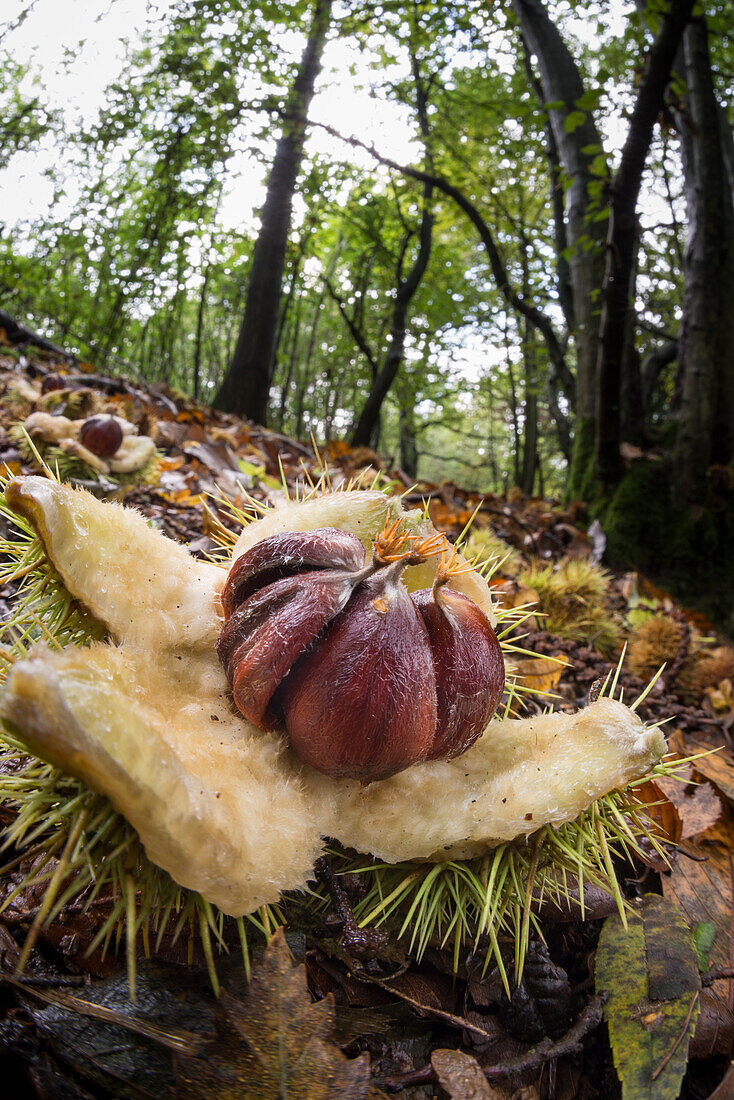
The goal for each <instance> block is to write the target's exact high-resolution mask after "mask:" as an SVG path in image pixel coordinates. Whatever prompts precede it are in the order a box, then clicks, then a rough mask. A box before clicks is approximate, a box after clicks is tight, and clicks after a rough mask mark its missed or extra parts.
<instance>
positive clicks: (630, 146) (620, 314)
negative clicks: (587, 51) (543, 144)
mask: <svg viewBox="0 0 734 1100" xmlns="http://www.w3.org/2000/svg"><path fill="white" fill-rule="evenodd" d="M693 3H694V0H671V3H670V6H669V8H668V10H667V12H666V14H665V17H664V19H663V21H662V24H661V27H660V31H659V33H658V35H657V38H656V39H655V42H654V44H653V46H652V49H651V50H650V55H649V60H648V64H647V68H646V69H645V73H644V76H643V78H642V82H641V84H640V87H639V89H638V93H637V99H636V100H635V106H634V110H633V112H632V118H631V120H630V125H629V130H628V132H627V138H626V140H625V143H624V148H623V149H622V159H621V161H620V165H619V168H618V169H617V172H616V173H615V176H614V181H613V184H612V196H611V203H610V214H609V231H608V235H607V258H606V266H605V273H604V284H603V290H602V320H601V329H600V338H599V359H598V363H597V375H598V378H597V395H596V456H595V457H596V470H597V473H598V475H599V477H600V478H601V481H602V483H603V484H604V485H605V486H613V485H615V484H616V483H617V482H618V481H619V479H620V478H621V476H622V470H623V467H622V459H621V455H620V451H619V444H620V441H621V412H620V400H621V389H622V359H623V355H624V347H625V341H626V340H627V339H629V320H630V308H631V303H632V302H633V300H634V274H635V269H636V258H637V245H638V242H639V238H638V233H637V199H638V197H639V193H640V185H641V183H642V173H643V170H644V168H645V162H646V160H647V155H648V152H649V150H650V143H651V141H652V135H653V129H654V126H655V120H656V119H657V117H658V115H659V114H660V111H661V110H662V108H663V105H664V97H665V89H666V87H667V86H668V82H669V81H670V74H671V72H672V69H673V62H674V61H675V55H676V53H677V52H678V47H679V45H680V41H681V38H682V36H683V32H684V30H685V27H686V24H687V23H688V20H689V19H690V15H691V10H692V8H693Z"/></svg>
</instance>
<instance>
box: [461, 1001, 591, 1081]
mask: <svg viewBox="0 0 734 1100" xmlns="http://www.w3.org/2000/svg"><path fill="white" fill-rule="evenodd" d="M605 1001H606V996H605V995H604V994H602V995H600V996H598V997H594V999H593V1000H592V1001H589V1003H588V1004H587V1006H586V1008H585V1009H584V1010H583V1012H582V1013H581V1015H580V1016H579V1018H578V1020H577V1021H576V1023H575V1024H574V1025H573V1027H572V1028H571V1029H570V1030H569V1031H567V1032H566V1034H565V1035H564V1036H562V1037H561V1038H560V1039H558V1040H557V1042H555V1043H552V1042H551V1041H550V1039H544V1040H543V1042H542V1043H538V1045H537V1046H535V1047H532V1049H531V1050H529V1051H528V1052H527V1054H523V1055H521V1056H520V1057H519V1058H513V1059H511V1060H510V1061H509V1062H499V1063H498V1064H497V1065H496V1066H483V1067H482V1068H483V1070H484V1074H485V1076H486V1077H487V1078H488V1079H489V1080H490V1081H492V1080H495V1079H496V1078H498V1077H510V1076H512V1074H514V1073H524V1072H525V1070H527V1069H536V1068H537V1067H538V1066H542V1065H543V1064H544V1063H545V1062H550V1061H551V1059H553V1058H562V1057H563V1055H564V1054H576V1053H577V1052H578V1051H579V1050H580V1049H581V1042H582V1040H583V1039H585V1038H586V1036H587V1035H589V1034H590V1033H591V1032H592V1031H594V1030H595V1029H596V1028H597V1027H598V1026H599V1024H600V1023H601V1022H602V1018H603V1010H604V1002H605Z"/></svg>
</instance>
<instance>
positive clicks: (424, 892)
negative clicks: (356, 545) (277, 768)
mask: <svg viewBox="0 0 734 1100" xmlns="http://www.w3.org/2000/svg"><path fill="white" fill-rule="evenodd" d="M362 484H363V483H360V486H359V487H362ZM354 487H357V486H355V485H352V484H351V483H350V485H349V486H345V488H347V489H348V488H354ZM321 488H322V483H321V482H319V483H317V484H316V485H312V486H311V487H310V488H308V489H306V490H304V491H302V494H301V495H302V496H303V495H306V496H307V495H310V494H311V493H317V492H319V491H321ZM251 506H252V511H253V512H254V513H255V514H257V513H258V512H261V511H262V510H263V509H262V506H261V505H259V504H257V502H254V501H252V502H251ZM0 511H2V513H3V515H4V517H5V519H6V521H8V522H9V523H10V524H12V527H13V533H12V534H10V535H8V536H7V537H6V538H5V540H4V541H3V542H2V543H1V544H0V553H1V554H2V557H3V558H4V559H5V561H4V564H3V565H2V566H1V567H0V582H2V583H6V582H8V581H10V580H16V581H18V582H19V584H20V591H19V594H18V601H17V605H16V610H15V611H14V614H13V617H12V620H11V621H10V622H8V623H7V624H6V628H5V638H4V644H5V649H4V663H5V664H9V663H12V662H13V661H14V660H16V659H18V658H21V657H22V656H24V654H25V653H26V651H27V649H28V647H29V645H30V644H31V643H32V642H33V641H35V640H38V639H40V638H45V639H46V640H47V641H50V642H51V643H52V644H55V645H58V646H65V645H69V644H72V645H83V644H86V643H87V642H89V641H90V640H91V639H92V638H96V637H99V636H100V631H101V628H100V627H99V624H97V623H96V622H95V621H94V620H93V619H91V618H90V616H89V615H88V614H86V613H85V612H84V610H83V609H82V608H80V607H79V606H78V605H77V604H76V603H75V602H74V601H73V600H71V599H70V597H69V595H68V593H67V592H66V590H65V589H64V586H63V584H62V583H61V580H60V578H59V577H58V575H57V574H56V573H55V571H54V570H53V568H52V567H51V566H50V564H49V563H48V561H47V559H46V557H45V555H44V551H43V548H42V545H41V543H40V541H39V540H38V538H37V537H36V535H35V533H34V531H33V530H32V528H31V527H30V525H28V524H27V523H26V522H25V521H24V520H22V519H20V518H18V517H17V516H15V514H14V513H12V512H10V511H9V510H8V509H7V508H5V507H0ZM229 511H230V514H231V517H232V519H233V520H234V521H235V522H236V523H237V524H238V525H239V524H241V523H242V522H246V521H247V520H248V519H249V518H252V517H251V516H250V515H248V514H247V513H246V512H244V511H242V510H240V509H237V508H235V507H234V506H230V507H229ZM217 523H219V528H221V530H219V535H220V541H221V543H222V545H223V546H226V545H228V544H231V542H232V541H233V536H232V534H231V532H230V531H228V530H227V528H225V527H224V526H223V525H222V524H221V523H220V522H219V521H217ZM217 523H214V524H213V526H214V528H215V530H217V529H218V528H217ZM505 618H510V625H511V623H512V622H514V621H516V618H517V613H516V612H511V613H510V616H505ZM509 629H510V626H505V631H507V630H509ZM500 633H501V632H500ZM505 646H506V648H512V647H511V646H508V644H507V642H506V640H505ZM616 680H617V678H616V677H615V679H614V682H613V684H612V686H611V688H610V690H611V691H612V692H613V691H614V689H615V688H616ZM514 696H515V690H514V688H513V687H512V686H511V687H510V691H509V695H508V699H507V702H506V711H507V712H509V710H510V707H511V706H512V702H513V698H514ZM662 767H664V765H663V766H662ZM657 770H658V771H659V770H660V769H657ZM0 800H2V801H5V802H7V803H8V804H9V805H11V806H12V807H13V808H14V809H15V811H16V813H17V817H16V819H15V820H14V822H13V824H12V825H11V826H10V827H9V828H8V829H7V831H6V834H5V838H4V843H5V846H6V848H7V847H10V846H11V845H12V846H14V848H15V850H16V852H17V853H19V854H20V857H22V856H24V855H26V856H28V857H30V856H31V855H33V856H34V857H36V862H35V863H34V864H33V865H32V866H31V868H30V869H29V870H28V871H26V872H25V874H23V875H21V881H20V883H19V885H18V886H17V888H16V890H15V893H14V894H13V895H12V896H11V897H10V898H9V899H6V902H5V904H6V905H8V904H10V903H11V902H12V899H13V897H15V896H17V894H18V893H19V892H21V891H22V890H24V889H26V888H27V887H28V886H29V885H32V884H34V883H35V884H38V883H41V882H47V883H49V885H50V887H51V889H50V891H49V894H48V895H47V899H48V900H47V902H46V903H45V906H42V911H41V915H42V917H43V919H44V920H45V922H46V923H48V922H50V921H52V920H53V919H54V918H55V917H56V916H57V915H58V914H59V913H60V912H61V910H62V909H63V908H64V906H66V905H68V904H69V903H71V902H72V901H75V902H77V903H78V904H79V905H81V906H82V907H86V908H88V907H89V906H91V905H92V903H93V902H95V901H98V900H99V899H101V898H103V897H109V907H108V908H106V909H105V910H104V916H103V918H102V920H101V923H100V925H99V928H98V931H97V934H96V936H95V939H94V941H93V942H92V944H91V945H90V951H92V950H94V949H95V948H96V947H98V946H102V947H103V948H104V949H106V948H107V946H108V945H109V944H110V943H111V941H112V939H113V937H115V940H119V939H120V938H121V937H122V936H123V935H124V936H125V939H126V943H127V953H128V963H129V967H130V972H131V976H132V975H134V961H135V949H136V943H137V942H138V939H140V940H141V941H142V944H143V947H144V949H145V950H146V951H147V950H148V949H149V948H150V947H151V946H153V947H155V946H156V944H157V943H159V942H160V940H161V938H162V937H163V936H164V935H166V936H168V935H169V934H172V935H173V936H174V937H177V936H180V934H181V933H182V931H183V930H184V929H188V932H189V935H190V936H193V935H194V934H197V935H198V936H199V937H200V940H201V944H202V947H203V951H204V955H205V957H206V959H207V962H208V964H209V970H210V974H211V977H212V982H213V984H214V985H215V986H216V970H215V963H214V952H215V949H216V950H226V949H227V947H228V945H229V944H230V943H231V942H232V940H233V938H234V937H233V936H232V935H230V932H229V931H228V930H229V929H231V931H232V933H234V930H235V929H236V930H237V933H238V935H239V939H240V942H241V944H242V948H243V955H244V959H245V966H248V955H247V926H248V924H249V925H250V926H251V927H255V928H259V929H260V930H261V931H264V932H266V933H267V931H268V930H269V929H271V928H272V927H273V926H274V924H276V923H282V921H283V920H284V917H285V916H286V915H287V899H286V900H285V908H286V913H283V912H281V911H280V910H279V909H277V908H275V907H270V908H266V909H264V910H262V911H261V912H260V913H259V914H256V915H253V916H251V917H248V918H240V919H238V920H233V919H232V918H227V917H225V916H224V915H223V914H222V913H220V912H219V911H218V910H216V909H215V908H214V907H213V906H212V905H211V904H210V903H208V902H207V901H206V900H205V899H204V898H202V897H201V896H200V895H198V894H196V893H194V892H191V891H186V890H183V889H181V888H180V887H179V886H178V885H177V884H176V883H175V882H173V880H172V879H171V878H170V876H169V875H168V874H167V873H166V872H164V871H162V870H161V869H160V868H158V867H157V866H155V865H154V864H152V863H151V862H150V861H149V860H148V859H147V857H146V856H145V854H144V852H143V850H142V847H141V845H140V843H139V841H138V838H137V836H136V834H135V832H134V830H133V829H132V827H131V826H130V825H129V824H128V823H127V822H126V821H125V819H124V818H123V817H121V816H120V815H119V814H117V813H116V812H115V811H114V810H113V809H112V807H111V806H110V804H109V803H108V802H107V801H106V800H105V799H104V798H101V797H100V796H97V795H95V794H93V793H92V792H90V791H88V790H86V789H85V788H84V786H83V785H82V784H81V783H79V782H78V781H76V780H73V779H70V778H69V777H68V776H65V775H64V774H63V773H61V772H59V771H58V770H57V769H55V768H53V767H51V766H50V765H47V764H43V763H41V762H40V761H38V760H36V759H35V758H33V757H31V756H29V755H28V754H27V752H26V751H25V750H24V749H23V746H22V745H21V743H20V742H19V741H18V739H17V738H16V737H15V735H14V733H13V731H12V729H8V728H6V729H4V730H3V731H0ZM625 800H627V801H625ZM651 834H652V826H651V825H650V823H649V822H648V821H646V820H645V819H644V818H643V816H642V812H641V811H640V810H639V808H637V807H634V806H633V805H632V804H631V803H629V799H628V796H627V795H625V794H623V793H619V792H617V793H615V794H613V795H609V796H607V797H606V798H604V799H600V800H599V801H598V802H596V803H594V804H593V805H592V806H591V807H590V808H589V810H588V811H587V812H586V813H585V814H584V815H582V817H581V818H579V819H578V820H577V821H576V822H572V823H570V824H568V825H565V826H562V827H561V828H558V829H553V828H550V827H546V828H544V829H543V830H541V831H539V832H538V833H536V834H534V836H533V837H531V838H529V840H528V841H522V842H515V843H513V844H510V845H504V846H503V847H502V848H501V849H497V851H496V852H494V853H490V854H489V855H488V856H486V857H484V858H483V859H482V860H466V861H454V862H450V863H443V864H438V865H435V864H431V865H424V864H417V863H416V864H401V865H396V866H386V865H384V864H382V865H381V864H377V863H371V864H368V865H367V866H366V867H365V866H364V864H365V859H364V857H354V858H351V859H347V857H342V858H341V859H340V869H344V870H350V869H355V868H357V867H358V868H359V869H360V870H361V871H362V873H363V874H364V875H365V876H366V878H367V880H368V882H369V884H370V889H369V893H368V895H367V897H366V898H365V899H364V901H363V902H362V903H361V905H360V908H359V912H358V916H359V918H360V920H361V921H362V922H363V923H366V924H367V923H375V922H380V921H384V920H391V921H393V922H395V923H396V925H397V928H396V930H397V931H398V932H399V933H400V934H403V935H405V936H406V937H407V936H409V937H410V939H409V943H410V946H411V948H412V949H413V950H414V951H416V952H417V953H418V954H420V953H421V952H422V951H423V950H424V949H425V947H426V945H427V944H428V942H429V940H431V939H432V938H433V937H434V936H439V937H440V939H441V940H443V941H444V942H448V940H449V939H451V938H452V937H453V942H454V951H455V957H456V953H457V952H458V950H459V947H460V946H461V944H462V943H464V942H467V941H470V942H475V941H476V942H477V944H481V945H484V944H485V943H486V950H487V956H488V958H489V957H490V956H492V955H493V956H494V957H495V958H496V960H497V962H498V964H499V965H500V967H501V968H503V962H502V953H501V950H500V945H499V940H500V937H501V936H502V935H503V934H504V933H509V934H510V935H511V936H512V937H514V940H515V951H516V963H517V969H518V970H519V969H521V966H522V960H523V957H524V952H525V946H526V943H527V939H528V935H529V931H530V927H531V925H535V924H536V923H537V918H536V917H535V915H534V913H533V907H534V905H535V900H536V899H535V893H537V891H538V890H540V893H541V894H542V893H543V891H545V892H546V894H548V893H551V892H555V893H559V894H560V895H561V896H562V895H563V893H564V892H566V891H567V876H568V875H569V874H573V875H575V876H576V877H577V878H578V879H579V880H580V881H581V882H582V884H583V882H584V881H585V882H589V883H593V884H595V885H599V886H602V887H603V888H605V889H607V890H608V891H609V892H610V893H612V894H613V895H614V896H615V897H616V898H617V900H618V903H619V905H620V907H622V908H623V903H622V899H621V892H620V890H619V887H618V885H617V882H616V878H615V875H614V869H613V866H612V861H611V860H612V856H613V855H622V856H624V855H631V854H632V853H634V852H635V851H639V850H640V849H639V843H638V842H639V839H640V838H641V837H643V836H646V837H647V838H648V842H650V843H653V844H654V845H658V844H659V841H658V840H657V838H655V837H654V836H652V835H651ZM69 838H71V842H70V839H69ZM39 856H40V857H41V858H40V861H38V859H37V857H39ZM52 858H54V859H59V860H60V866H59V865H57V864H56V863H51V862H50V860H51V859H52ZM14 862H16V863H17V862H18V861H17V860H15V861H14ZM29 863H30V860H29ZM321 900H323V899H321ZM312 903H313V904H318V903H319V895H318V893H317V894H315V895H313V896H312ZM32 938H33V934H32V935H31V940H32ZM132 980H134V979H132Z"/></svg>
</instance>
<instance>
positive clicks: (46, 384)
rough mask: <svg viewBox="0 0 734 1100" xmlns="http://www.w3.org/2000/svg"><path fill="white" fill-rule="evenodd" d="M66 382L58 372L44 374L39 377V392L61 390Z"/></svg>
mask: <svg viewBox="0 0 734 1100" xmlns="http://www.w3.org/2000/svg"><path fill="white" fill-rule="evenodd" d="M65 387H66V383H65V382H64V380H63V378H62V377H61V376H60V375H58V374H44V376H43V378H42V379H41V393H51V391H52V390H63V389H65Z"/></svg>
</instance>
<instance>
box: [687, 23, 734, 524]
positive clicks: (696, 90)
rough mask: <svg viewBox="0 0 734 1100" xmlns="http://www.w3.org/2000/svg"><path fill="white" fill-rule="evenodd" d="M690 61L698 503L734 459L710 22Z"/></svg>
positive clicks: (733, 240)
mask: <svg viewBox="0 0 734 1100" xmlns="http://www.w3.org/2000/svg"><path fill="white" fill-rule="evenodd" d="M683 54H684V59H685V78H686V84H687V86H688V95H687V108H688V109H687V115H686V117H685V118H684V119H683V120H682V126H683V130H682V133H681V150H682V155H683V166H684V173H685V187H686V204H687V208H688V240H687V243H686V252H685V258H684V273H685V302H684V310H683V321H682V324H681V330H680V336H679V341H678V363H679V376H680V381H681V408H680V422H679V430H678V438H677V446H676V455H675V465H676V471H677V476H678V478H679V479H680V485H681V487H682V489H683V491H684V493H685V494H686V497H687V498H688V499H689V500H690V501H691V502H695V501H701V500H703V499H705V497H706V494H707V489H708V487H709V485H708V483H709V479H710V473H711V470H712V468H715V467H726V466H728V464H729V463H730V462H731V461H732V458H733V457H734V309H732V302H734V206H733V204H732V188H731V181H730V176H729V173H728V170H727V153H726V140H725V137H726V135H725V133H724V131H723V128H722V118H721V112H720V110H719V106H718V103H717V101H716V93H715V89H714V84H713V79H712V74H711V64H710V59H709V51H708V36H707V31H706V25H705V22H704V21H703V19H696V20H695V21H694V22H692V23H691V24H690V25H689V27H688V29H687V30H686V33H685V36H684V40H683ZM730 506H731V502H730Z"/></svg>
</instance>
